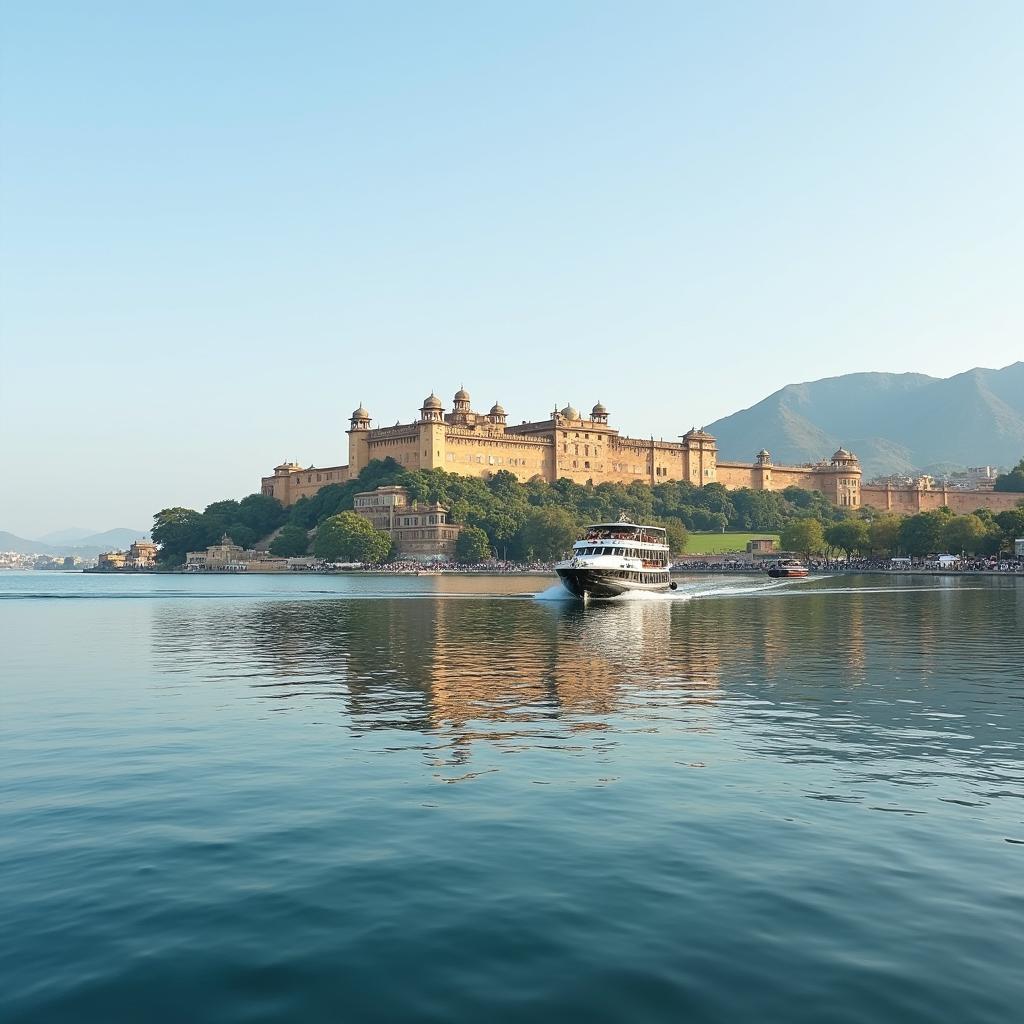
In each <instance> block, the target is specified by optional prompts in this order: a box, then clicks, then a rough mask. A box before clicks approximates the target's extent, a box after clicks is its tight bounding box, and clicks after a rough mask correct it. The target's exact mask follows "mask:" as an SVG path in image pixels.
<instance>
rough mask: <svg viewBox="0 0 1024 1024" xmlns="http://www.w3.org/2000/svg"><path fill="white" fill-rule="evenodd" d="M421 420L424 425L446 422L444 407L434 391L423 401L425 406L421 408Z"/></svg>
mask: <svg viewBox="0 0 1024 1024" xmlns="http://www.w3.org/2000/svg"><path fill="white" fill-rule="evenodd" d="M420 419H421V420H422V421H423V422H424V423H441V422H443V420H444V406H443V405H442V404H441V399H440V398H438V397H437V395H435V394H434V392H433V391H431V392H430V394H429V395H427V397H426V398H424V399H423V405H422V406H420Z"/></svg>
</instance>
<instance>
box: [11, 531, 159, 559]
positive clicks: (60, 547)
mask: <svg viewBox="0 0 1024 1024" xmlns="http://www.w3.org/2000/svg"><path fill="white" fill-rule="evenodd" d="M76 529H77V528H76V527H69V528H68V529H67V530H54V531H52V532H51V533H49V534H47V535H46V536H45V537H43V538H41V539H40V540H31V539H29V538H27V537H19V536H18V535H17V534H15V533H10V532H8V531H6V530H0V551H16V552H17V553H18V554H19V555H78V556H80V557H82V558H91V557H95V556H96V555H98V554H100V552H102V551H111V550H115V549H119V548H127V547H128V545H129V544H131V543H132V541H136V540H143V539H146V540H148V539H149V532H148V531H147V530H132V529H131V528H129V527H126V526H117V527H114V528H113V529H111V530H103V531H102V532H100V533H90V534H87V535H86V536H84V537H80V538H78V539H76V540H72V541H60V540H52V539H51V540H48V539H47V538H52V537H55V536H57V537H59V536H60V535H61V534H62V533H63V534H68V533H71V532H73V531H75V530H76Z"/></svg>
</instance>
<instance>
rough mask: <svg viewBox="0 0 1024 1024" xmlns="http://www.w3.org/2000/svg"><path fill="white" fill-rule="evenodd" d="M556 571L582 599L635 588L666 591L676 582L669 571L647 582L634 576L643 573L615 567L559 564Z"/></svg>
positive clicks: (575, 595)
mask: <svg viewBox="0 0 1024 1024" xmlns="http://www.w3.org/2000/svg"><path fill="white" fill-rule="evenodd" d="M555 572H557V573H558V578H559V579H560V580H561V581H562V586H564V587H565V589H566V590H568V591H569V593H570V594H572V595H573V597H578V598H579V599H580V600H581V601H582V600H586V599H587V598H591V597H594V598H602V599H607V598H612V597H620V596H621V595H622V594H628V593H629V592H630V591H633V590H640V591H647V592H650V593H665V592H667V591H669V590H674V589H675V584H674V583H672V582H671V581H670V580H669V576H668V573H665V574H664V579H660V578H659V579H658V581H657V582H653V583H646V582H643V581H641V580H640V579H634V578H632V577H633V576H640V575H643V574H640V573H632V574H627V575H622V574H620V572H617V571H616V570H614V569H576V568H572V567H571V566H566V567H562V566H559V567H558V568H556V569H555ZM646 575H649V576H654V575H657V576H659V577H661V575H662V574H661V573H657V574H655V573H647V574H646Z"/></svg>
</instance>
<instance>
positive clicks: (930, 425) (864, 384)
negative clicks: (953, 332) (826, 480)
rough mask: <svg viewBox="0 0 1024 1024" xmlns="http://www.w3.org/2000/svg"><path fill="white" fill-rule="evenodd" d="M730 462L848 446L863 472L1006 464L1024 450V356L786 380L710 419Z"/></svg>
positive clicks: (812, 456)
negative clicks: (956, 367)
mask: <svg viewBox="0 0 1024 1024" xmlns="http://www.w3.org/2000/svg"><path fill="white" fill-rule="evenodd" d="M706 429H707V431H708V432H709V433H711V434H713V435H714V436H715V437H716V438H717V439H718V449H719V457H720V458H721V459H722V460H724V461H735V460H739V461H743V462H750V461H752V460H753V458H754V453H755V452H757V451H758V450H759V449H760V448H762V447H763V448H767V449H768V450H769V451H770V452H771V454H772V458H773V460H774V461H775V462H777V463H779V464H787V463H788V464H800V463H805V462H814V461H816V460H818V459H821V458H825V457H827V456H829V455H830V454H831V453H832V452H833V451H834V450H835V449H836V448H838V447H840V446H842V447H845V448H849V449H850V450H851V451H853V452H855V453H856V454H857V456H858V457H859V458H860V460H861V466H862V468H863V471H864V479H865V480H869V479H871V478H872V477H874V476H880V475H886V474H890V473H910V472H914V471H923V470H927V469H928V468H929V467H933V466H939V465H945V466H950V465H952V466H980V465H996V466H999V465H1004V466H1009V465H1013V464H1014V463H1016V461H1017V460H1018V459H1019V458H1020V457H1021V455H1022V454H1024V361H1021V362H1016V363H1011V364H1010V365H1009V366H1004V367H1002V368H999V369H991V368H988V367H974V368H972V369H970V370H965V371H964V372H963V373H958V374H954V375H953V376H951V377H930V376H928V375H927V374H922V373H883V372H872V371H862V372H858V373H849V374H842V375H839V376H836V377H823V378H821V379H820V380H816V381H803V382H800V383H798V384H787V385H786V386H785V387H782V388H780V389H779V390H778V391H775V392H773V393H772V394H770V395H768V396H767V397H766V398H764V399H762V400H761V401H760V402H758V403H756V404H755V405H752V406H750V407H749V408H747V409H741V410H739V411H738V412H735V413H732V414H731V415H729V416H723V417H722V418H720V419H718V420H715V421H714V422H713V423H710V424H708V425H707V427H706Z"/></svg>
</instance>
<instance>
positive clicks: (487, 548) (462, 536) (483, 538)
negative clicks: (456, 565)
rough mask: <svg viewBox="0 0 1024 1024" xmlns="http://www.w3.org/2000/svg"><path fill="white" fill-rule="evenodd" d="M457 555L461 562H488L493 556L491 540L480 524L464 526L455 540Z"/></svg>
mask: <svg viewBox="0 0 1024 1024" xmlns="http://www.w3.org/2000/svg"><path fill="white" fill-rule="evenodd" d="M455 557H456V558H457V559H458V560H459V561H460V562H470V563H474V564H475V563H476V562H486V561H487V559H488V558H490V557H491V542H490V540H488V538H487V534H486V533H484V531H483V530H481V529H480V527H479V526H464V527H463V528H462V530H461V531H460V532H459V539H458V540H457V541H456V542H455Z"/></svg>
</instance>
